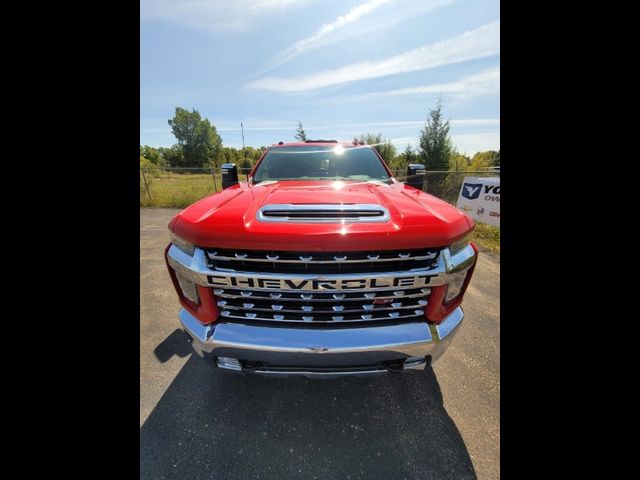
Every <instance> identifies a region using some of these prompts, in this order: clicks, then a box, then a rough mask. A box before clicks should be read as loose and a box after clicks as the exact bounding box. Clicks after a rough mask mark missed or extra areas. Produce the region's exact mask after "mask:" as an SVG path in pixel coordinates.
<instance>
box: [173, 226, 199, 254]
mask: <svg viewBox="0 0 640 480" xmlns="http://www.w3.org/2000/svg"><path fill="white" fill-rule="evenodd" d="M171 243H173V244H174V245H175V246H176V247H178V248H179V249H180V250H182V251H183V252H184V253H186V254H187V255H193V253H194V252H195V246H194V245H193V243H191V242H188V241H186V240H185V239H184V238H180V237H179V236H177V235H176V234H175V233H173V232H171Z"/></svg>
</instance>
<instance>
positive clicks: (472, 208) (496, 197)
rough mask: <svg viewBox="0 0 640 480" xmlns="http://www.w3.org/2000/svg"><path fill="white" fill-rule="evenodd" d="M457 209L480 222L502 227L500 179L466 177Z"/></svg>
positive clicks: (459, 195)
mask: <svg viewBox="0 0 640 480" xmlns="http://www.w3.org/2000/svg"><path fill="white" fill-rule="evenodd" d="M456 207H458V208H459V209H460V210H462V211H463V212H465V213H466V214H467V215H469V216H470V217H471V218H473V219H474V220H476V221H478V222H482V223H488V224H489V225H495V226H496V227H499V226H500V177H486V178H483V177H464V182H463V183H462V188H461V189H460V193H459V194H458V201H457V202H456Z"/></svg>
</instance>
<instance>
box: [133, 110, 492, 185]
mask: <svg viewBox="0 0 640 480" xmlns="http://www.w3.org/2000/svg"><path fill="white" fill-rule="evenodd" d="M442 108H443V105H442V100H438V103H437V104H436V106H435V108H433V109H430V110H429V114H428V116H427V121H426V122H425V125H424V127H423V128H422V129H421V130H420V132H419V135H418V139H417V146H416V147H415V148H414V147H412V146H411V145H410V144H409V145H407V146H406V148H405V149H404V151H403V152H402V153H398V152H397V149H396V147H395V145H394V144H393V143H392V142H391V140H389V139H385V138H383V136H382V134H380V133H377V134H373V133H364V134H362V135H359V136H356V137H354V139H353V141H354V142H355V143H365V144H367V145H374V148H375V149H376V150H377V151H378V153H379V154H380V156H381V157H382V158H383V159H384V160H385V162H386V163H387V165H388V166H389V168H391V169H392V170H394V171H401V172H403V171H406V169H407V166H408V165H409V164H411V163H422V164H424V165H425V167H426V169H427V171H449V172H456V171H459V172H467V171H471V172H473V171H480V170H485V169H490V168H493V167H500V150H498V151H495V150H487V151H483V152H477V153H476V154H475V155H473V156H472V157H469V156H466V155H463V154H461V153H459V152H458V151H456V149H455V148H454V146H453V143H452V141H451V137H450V136H449V120H445V119H444V116H443V112H442ZM168 124H169V126H170V127H171V131H172V133H173V135H174V136H175V137H176V140H177V143H176V144H175V145H173V146H171V147H166V148H165V147H160V148H154V147H150V146H148V145H140V166H141V167H149V168H150V167H160V168H162V167H182V168H212V167H213V168H216V169H217V168H218V167H219V166H220V165H222V164H223V163H235V164H237V165H238V166H239V167H241V168H251V167H253V166H254V165H255V163H256V162H257V161H258V159H259V158H260V156H261V155H262V153H263V152H264V150H265V149H266V147H264V146H261V147H259V148H254V147H245V148H244V149H241V148H233V147H224V146H223V145H222V139H221V138H220V136H219V135H218V132H217V130H216V127H215V126H214V125H212V124H211V122H209V120H208V119H207V118H202V117H201V115H200V113H199V112H198V111H197V110H192V111H188V110H186V109H184V108H181V107H176V110H175V115H174V116H173V118H171V119H169V120H168ZM294 138H295V139H297V140H299V141H305V140H307V135H306V132H305V131H304V128H303V126H302V122H300V121H298V125H297V128H296V130H295V134H294ZM436 183H438V182H436ZM433 186H434V187H435V185H433Z"/></svg>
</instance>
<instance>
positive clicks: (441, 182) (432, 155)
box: [418, 98, 453, 198]
mask: <svg viewBox="0 0 640 480" xmlns="http://www.w3.org/2000/svg"><path fill="white" fill-rule="evenodd" d="M419 144H420V146H419V148H418V154H419V156H420V159H421V160H422V162H421V163H424V164H425V167H426V169H427V171H430V170H431V171H433V170H444V171H448V170H449V160H450V158H451V155H452V153H453V144H452V142H451V138H450V137H449V120H446V121H445V120H444V118H443V115H442V98H440V99H438V103H437V104H436V107H435V108H433V109H430V110H429V117H428V118H427V122H426V123H425V126H424V128H423V129H422V130H421V131H420V140H419ZM426 179H427V182H426V186H425V187H426V188H425V189H426V191H427V192H429V193H431V194H432V195H435V196H437V197H440V198H443V197H444V195H445V193H446V192H445V184H446V183H447V182H446V180H447V174H446V173H436V174H431V175H429V174H427V177H426Z"/></svg>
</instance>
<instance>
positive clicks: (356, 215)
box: [256, 203, 390, 223]
mask: <svg viewBox="0 0 640 480" xmlns="http://www.w3.org/2000/svg"><path fill="white" fill-rule="evenodd" d="M256 216H257V218H258V220H259V221H261V222H294V223H382V222H388V221H389V219H390V216H389V211H388V210H387V209H386V208H384V207H383V206H381V205H374V204H368V203H296V204H288V203H287V204H284V203H282V204H271V205H265V206H263V207H262V208H260V209H259V210H258V212H257V215H256Z"/></svg>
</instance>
